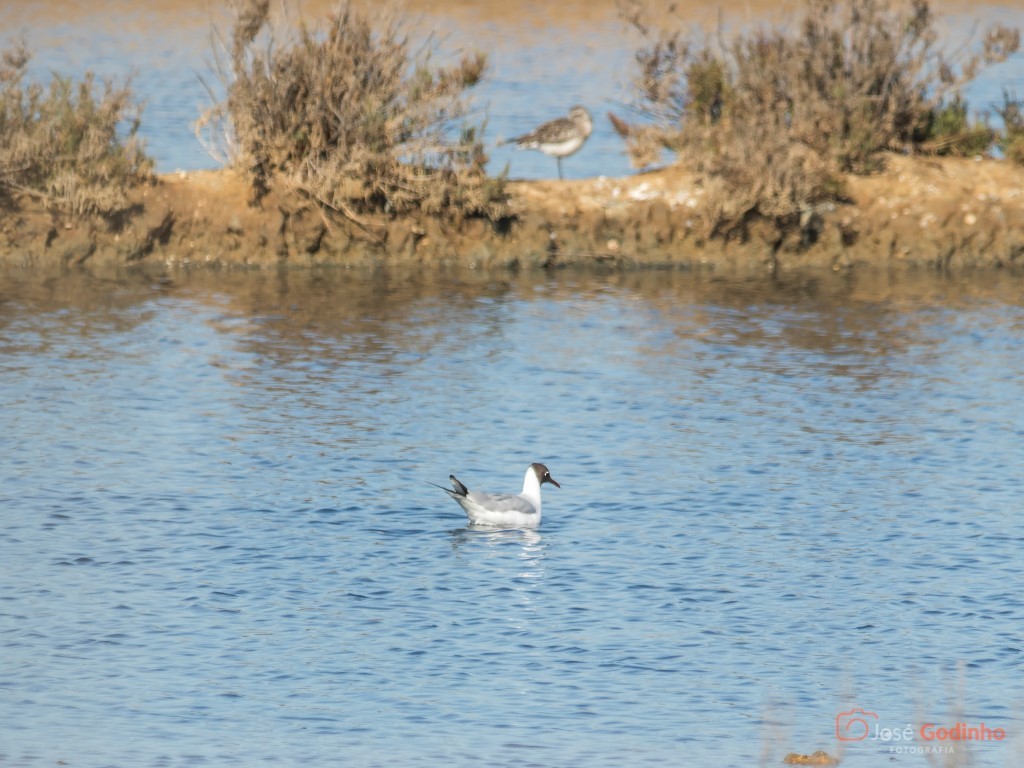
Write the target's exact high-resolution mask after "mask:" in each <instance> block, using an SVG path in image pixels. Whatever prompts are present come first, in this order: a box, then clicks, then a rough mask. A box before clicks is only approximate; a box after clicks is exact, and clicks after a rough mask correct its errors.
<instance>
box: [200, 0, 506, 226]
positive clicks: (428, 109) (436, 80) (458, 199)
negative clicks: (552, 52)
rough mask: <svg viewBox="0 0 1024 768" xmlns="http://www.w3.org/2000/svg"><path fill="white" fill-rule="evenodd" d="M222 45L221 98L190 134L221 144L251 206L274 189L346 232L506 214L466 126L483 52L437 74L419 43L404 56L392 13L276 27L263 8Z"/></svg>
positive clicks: (343, 11) (341, 14) (346, 14)
mask: <svg viewBox="0 0 1024 768" xmlns="http://www.w3.org/2000/svg"><path fill="white" fill-rule="evenodd" d="M220 45H221V48H222V50H223V51H224V53H223V54H221V55H220V56H218V58H217V62H218V63H217V68H218V70H219V72H218V75H219V77H220V78H221V81H222V83H223V85H224V87H225V91H226V94H227V96H226V99H224V100H220V101H218V102H217V103H216V104H215V105H214V106H213V107H211V108H210V109H209V110H208V111H207V112H206V114H204V115H203V117H202V118H201V119H200V121H199V123H198V125H197V128H198V130H199V131H200V132H203V131H205V132H207V134H208V135H209V133H210V132H212V131H217V132H219V134H220V135H221V136H226V137H227V146H226V150H227V151H226V155H227V157H228V159H229V161H230V162H232V163H233V164H234V165H236V166H238V167H241V168H243V169H244V170H245V171H246V172H247V174H248V176H249V179H250V180H251V183H252V189H253V196H254V199H259V198H260V197H261V196H262V195H264V194H265V193H266V192H267V191H268V190H269V188H270V186H271V184H272V183H273V182H275V181H276V182H279V183H282V184H284V185H285V187H287V188H289V189H292V190H294V191H296V192H298V193H299V194H301V195H302V196H304V197H306V198H308V199H310V200H312V201H314V202H315V203H316V204H317V205H318V206H319V207H320V209H321V210H322V211H324V213H325V214H327V215H328V216H341V217H344V218H348V219H350V220H354V221H356V222H359V221H360V217H361V215H363V214H367V213H395V214H400V213H407V212H410V211H422V212H425V213H428V214H431V215H438V216H444V217H448V218H456V219H458V218H462V217H467V216H487V217H490V218H492V219H497V218H500V217H501V216H503V215H505V214H506V212H507V210H506V205H505V199H506V195H505V191H504V180H503V179H500V178H499V179H495V178H489V177H488V176H487V174H486V171H485V163H486V161H487V157H486V155H485V153H484V147H483V143H482V142H481V141H480V138H479V134H480V130H481V127H479V126H470V125H467V124H466V122H465V121H466V119H467V118H468V116H469V108H468V106H467V104H466V101H465V93H466V91H467V90H468V89H469V88H472V87H473V86H474V85H476V84H477V83H478V82H479V81H480V79H481V77H482V76H483V73H484V71H485V69H486V65H487V59H486V57H485V56H484V55H483V54H479V53H471V54H467V55H465V56H464V57H463V58H462V59H461V60H460V61H458V62H457V63H455V64H454V65H453V66H449V67H439V66H435V65H434V64H433V63H432V61H431V57H430V53H431V49H430V46H429V45H427V46H426V47H425V48H424V50H423V52H421V53H419V54H414V53H413V52H412V50H411V47H410V42H409V38H408V36H407V35H406V33H405V32H404V29H403V27H402V25H401V23H400V22H399V21H398V19H397V16H396V15H395V14H394V13H393V12H392V13H389V14H387V15H384V16H382V17H380V18H379V19H371V18H370V17H369V16H367V15H364V14H363V13H361V12H359V11H357V10H356V9H355V8H353V7H352V6H351V5H344V6H342V7H341V8H339V9H338V10H337V11H335V12H333V13H332V14H331V15H330V16H329V17H328V18H327V20H326V22H325V23H323V24H321V25H317V26H311V25H308V24H306V23H299V24H297V25H296V26H295V27H294V28H281V27H275V26H274V25H272V23H271V21H270V18H269V2H268V0H248V2H246V3H245V4H244V5H243V6H242V7H241V8H239V9H237V12H236V18H235V23H234V26H233V29H232V31H231V38H230V40H226V41H225V40H223V39H221V40H220ZM209 90H210V91H211V93H212V89H209ZM221 144H222V145H223V144H224V142H221Z"/></svg>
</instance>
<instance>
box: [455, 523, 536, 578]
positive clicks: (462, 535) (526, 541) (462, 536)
mask: <svg viewBox="0 0 1024 768" xmlns="http://www.w3.org/2000/svg"><path fill="white" fill-rule="evenodd" d="M449 533H450V535H451V537H452V542H451V543H452V550H454V551H455V553H456V554H459V553H462V552H470V551H473V549H474V548H477V547H479V546H481V545H482V546H485V547H487V548H488V551H493V550H495V549H498V548H505V547H509V546H515V545H518V546H519V547H520V551H519V554H518V556H519V558H520V560H521V561H522V565H524V566H525V570H523V571H520V572H518V573H516V574H515V578H517V579H539V578H541V577H543V575H544V567H543V566H544V555H545V545H544V537H543V536H541V535H540V533H538V532H537V531H536V530H533V529H530V528H494V527H492V526H486V525H472V524H470V525H467V526H466V527H465V528H457V529H455V530H452V531H449Z"/></svg>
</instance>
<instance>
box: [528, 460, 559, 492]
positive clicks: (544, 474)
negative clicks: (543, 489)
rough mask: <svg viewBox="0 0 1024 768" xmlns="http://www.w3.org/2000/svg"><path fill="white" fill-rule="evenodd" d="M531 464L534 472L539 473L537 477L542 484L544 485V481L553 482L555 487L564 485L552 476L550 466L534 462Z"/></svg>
mask: <svg viewBox="0 0 1024 768" xmlns="http://www.w3.org/2000/svg"><path fill="white" fill-rule="evenodd" d="M530 466H531V467H533V472H534V474H536V475H537V479H538V480H540V484H541V485H544V483H551V484H552V485H553V486H555V488H561V487H562V486H560V485H559V484H558V481H557V480H555V478H553V477H552V476H551V473H550V472H548V468H547V467H545V466H544V465H543V464H540V463H537V462H534V463H533V464H531V465H530Z"/></svg>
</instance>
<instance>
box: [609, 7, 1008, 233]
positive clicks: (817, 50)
mask: <svg viewBox="0 0 1024 768" xmlns="http://www.w3.org/2000/svg"><path fill="white" fill-rule="evenodd" d="M622 11H623V15H624V17H625V18H626V19H627V20H628V21H629V22H630V23H631V24H632V25H633V26H634V27H636V28H637V29H638V30H639V31H640V32H641V34H642V35H643V36H644V39H645V43H644V45H643V46H642V47H641V48H640V50H639V51H638V52H637V54H636V60H637V63H638V65H639V73H638V75H637V77H636V81H635V87H636V91H637V93H638V96H639V104H638V109H639V111H640V112H641V113H643V114H645V115H646V116H647V117H648V123H647V124H641V125H628V126H626V125H622V124H621V123H622V121H621V120H620V121H619V123H620V124H619V125H618V126H617V129H618V130H619V132H620V133H621V134H623V135H624V137H625V138H626V141H627V145H628V148H629V151H630V154H631V156H632V158H633V161H634V163H635V164H636V165H638V166H642V165H646V164H649V163H651V162H654V161H656V160H657V159H658V158H659V157H660V156H661V153H662V152H663V151H664V150H669V151H671V152H674V153H676V155H677V156H678V159H679V160H680V161H681V162H682V163H683V164H684V165H685V166H686V167H688V168H690V169H691V170H693V171H694V172H696V173H697V174H698V177H699V178H700V180H701V182H702V184H703V185H704V187H705V189H706V195H705V202H706V205H705V209H704V211H703V214H704V217H705V223H706V228H707V233H708V235H710V236H715V235H718V236H725V237H731V236H743V234H744V233H745V231H746V225H747V224H748V223H749V222H750V221H751V220H752V219H755V218H768V219H771V220H774V221H775V222H776V223H777V224H778V225H779V226H780V228H786V227H792V226H796V225H799V223H800V221H801V219H802V217H805V216H806V215H807V214H808V213H809V212H810V211H811V210H813V208H814V206H816V205H818V204H821V203H825V202H828V201H834V200H837V199H841V198H842V197H843V185H842V175H843V174H844V173H867V172H871V171H873V170H877V169H878V168H879V165H880V163H881V159H880V158H881V153H883V152H884V151H887V150H894V149H895V150H913V149H914V148H921V149H924V150H927V151H933V152H938V151H947V152H950V151H951V152H957V151H960V152H964V153H966V152H969V151H971V150H972V149H973V148H976V147H977V146H978V144H979V142H983V140H984V139H986V138H987V142H984V143H986V144H988V143H991V141H992V138H993V136H992V134H991V132H988V131H986V130H985V126H980V127H979V126H976V125H968V124H967V121H966V106H965V105H964V104H963V103H962V102H961V101H960V100H959V98H958V97H956V98H953V100H952V101H951V102H949V103H947V102H946V100H947V99H949V98H950V97H951V96H955V94H956V92H957V89H958V88H959V87H960V86H962V85H963V84H964V83H966V82H968V81H970V80H971V79H973V78H974V77H975V75H976V74H977V73H978V71H979V70H980V69H981V68H982V67H984V66H986V65H990V64H993V63H996V62H999V61H1003V60H1005V59H1006V58H1007V57H1008V56H1009V55H1010V54H1012V53H1014V52H1015V51H1016V50H1017V49H1018V47H1019V44H1020V37H1019V33H1018V32H1017V31H1016V30H1012V29H1008V28H1006V27H1003V26H999V25H996V26H993V27H991V28H990V29H988V30H987V31H986V32H985V33H984V35H983V36H982V39H981V43H980V45H978V46H977V47H976V49H975V50H973V51H967V50H959V51H957V52H955V53H949V52H947V51H946V50H944V49H943V48H942V47H940V45H939V44H938V39H937V33H936V29H935V18H934V16H933V14H932V11H931V9H930V7H929V5H928V2H927V0H909V2H901V0H806V2H805V5H804V9H803V13H802V16H801V17H800V19H799V20H798V22H797V23H796V24H795V26H794V28H792V29H789V28H783V27H760V28H757V29H754V30H752V31H743V32H738V33H735V34H734V35H732V36H731V37H728V38H727V37H726V36H725V34H724V32H723V31H721V30H720V31H719V34H718V36H717V37H715V38H710V37H705V38H703V39H697V40H691V39H689V38H688V37H687V36H685V35H684V32H683V29H684V28H683V26H682V25H681V24H679V25H676V26H672V25H670V24H666V25H662V26H659V27H654V26H652V25H651V24H650V23H649V22H648V21H647V18H648V14H647V13H646V11H645V8H644V7H643V5H642V4H641V3H640V0H625V4H624V6H623V9H622ZM957 121H959V122H957ZM950 136H952V137H953V138H952V139H950ZM928 142H932V144H931V145H929V144H928Z"/></svg>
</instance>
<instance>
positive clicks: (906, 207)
mask: <svg viewBox="0 0 1024 768" xmlns="http://www.w3.org/2000/svg"><path fill="white" fill-rule="evenodd" d="M847 185H848V186H847V189H848V192H849V200H848V201H847V202H845V203H840V204H836V205H834V206H829V207H827V208H824V209H821V210H819V211H817V212H815V213H814V214H813V215H811V216H807V217H805V218H806V221H805V222H804V226H803V228H802V229H801V230H800V231H790V232H780V231H779V230H777V229H776V227H775V226H774V225H773V224H771V223H769V222H755V223H753V224H752V225H751V226H750V227H749V228H748V230H747V231H746V232H745V233H744V235H743V236H742V237H740V238H735V239H732V240H730V241H723V240H719V239H712V240H708V239H706V238H704V237H703V236H702V232H703V227H702V223H701V221H700V219H699V215H698V211H699V203H700V196H701V189H700V188H699V186H697V185H696V184H695V183H694V181H693V179H692V178H691V177H689V176H687V175H686V174H685V173H683V172H681V171H679V170H677V169H673V168H670V169H663V170H659V171H653V172H650V173H643V174H636V175H633V176H628V177H624V178H618V179H611V178H604V177H598V178H594V179H586V180H574V181H520V182H512V183H511V184H510V192H511V196H512V199H511V203H512V210H513V212H514V216H513V217H512V218H511V219H509V220H508V221H506V222H503V223H502V224H501V225H497V226H496V225H493V224H491V223H490V222H487V221H482V220H468V221H465V222H462V223H461V224H458V225H455V224H450V223H444V222H441V221H438V220H435V219H432V218H430V217H425V216H408V217H398V218H396V217H375V218H372V219H366V220H361V221H360V223H359V224H358V225H357V224H353V223H343V224H338V223H336V222H328V221H326V220H325V219H324V218H323V217H321V215H320V214H319V213H318V212H317V211H316V209H315V208H313V207H312V206H311V205H309V204H308V203H305V202H303V201H301V200H299V199H297V198H295V197H293V196H289V195H286V194H280V193H278V192H274V193H272V194H271V195H269V196H268V197H267V198H265V199H264V200H263V201H262V204H261V205H260V206H259V207H252V206H251V205H249V204H248V190H247V187H246V185H245V183H244V181H243V180H242V179H240V178H239V177H238V176H237V175H236V174H235V173H234V172H232V171H229V170H218V171H200V172H193V173H178V174H169V175H164V176H161V177H160V178H159V179H158V181H157V182H156V183H155V184H154V185H153V186H150V187H146V188H144V189H141V190H139V191H138V192H137V193H136V200H135V203H136V206H135V213H134V214H133V215H132V216H130V217H129V218H127V219H126V220H125V221H124V222H121V223H120V226H119V227H115V228H111V227H110V226H109V225H108V224H107V223H105V222H102V221H99V220H73V219H68V220H62V219H58V218H55V217H54V216H52V215H51V214H50V213H48V212H47V211H45V210H44V209H43V208H42V207H41V206H39V205H38V204H37V203H35V202H34V201H32V200H29V199H23V200H20V201H17V205H16V206H15V208H14V209H9V210H7V211H5V212H4V213H3V216H2V217H0V264H5V265H42V266H55V265H59V266H77V265H85V264H89V265H96V266H115V267H121V266H129V265H133V264H140V263H146V264H160V265H164V266H167V267H173V266H180V265H201V264H209V265H215V266H220V267H250V268H251V267H279V266H296V267H309V266H315V265H322V264H337V265H349V266H355V265H372V266H375V265H383V264H391V265H401V266H410V265H418V266H422V267H424V268H429V267H431V266H433V265H452V266H470V267H480V268H491V267H547V268H550V267H558V266H566V265H573V266H588V265H595V266H601V267H606V268H607V267H620V268H621V267H631V266H650V267H655V266H656V267H664V266H684V267H700V268H705V269H711V270H715V271H729V270H737V271H741V272H771V271H776V270H785V269H789V268H795V267H800V268H804V267H814V268H826V269H833V270H840V269H846V268H850V267H854V266H857V265H876V266H886V265H910V266H919V267H927V268H932V269H938V270H957V269H961V268H973V267H996V268H1014V267H1016V266H1017V265H1018V263H1019V262H1020V261H1021V256H1022V254H1024V168H1019V167H1015V166H1013V165H1012V164H1010V163H1006V162H1002V161H998V160H988V159H986V160H964V159H952V158H910V157H903V156H896V155H893V156H890V157H889V158H887V163H886V170H885V171H884V172H882V173H880V174H876V175H873V176H866V177H857V176H852V177H849V178H848V179H847Z"/></svg>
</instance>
